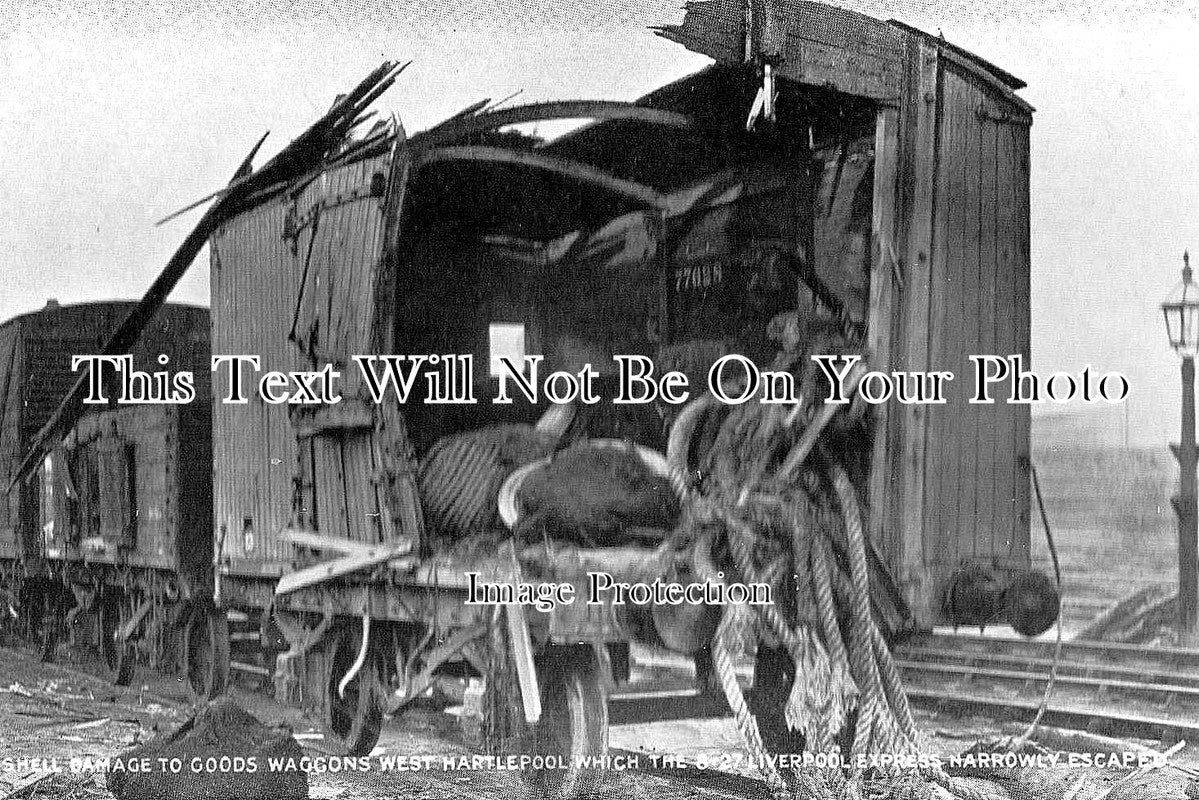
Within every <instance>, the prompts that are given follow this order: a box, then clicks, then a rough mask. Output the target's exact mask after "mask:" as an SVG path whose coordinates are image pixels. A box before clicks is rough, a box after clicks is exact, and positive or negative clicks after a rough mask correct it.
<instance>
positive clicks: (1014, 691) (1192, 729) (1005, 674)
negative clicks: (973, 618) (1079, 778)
mask: <svg viewBox="0 0 1199 800" xmlns="http://www.w3.org/2000/svg"><path fill="white" fill-rule="evenodd" d="M1054 648H1055V645H1054V643H1053V642H1045V641H1031V640H1024V639H1014V638H994V637H983V636H971V635H968V634H960V633H959V634H933V635H927V636H922V637H919V638H916V639H912V640H909V641H907V642H905V643H903V644H902V645H901V646H899V647H898V648H897V649H896V651H895V656H896V661H897V663H898V665H899V667H900V670H901V672H902V675H903V680H904V686H905V687H906V688H907V692H908V697H909V698H910V699H911V701H912V703H913V704H915V705H917V706H921V707H925V708H932V709H937V710H957V711H960V712H967V713H978V714H983V715H985V716H990V717H996V718H999V719H1013V720H1020V721H1026V720H1031V718H1032V717H1033V715H1034V714H1035V713H1036V709H1037V708H1038V706H1039V704H1040V702H1041V699H1042V697H1043V695H1044V691H1045V687H1046V684H1047V682H1048V680H1049V672H1050V668H1051V667H1052V665H1053V663H1054ZM1043 722H1044V723H1045V724H1047V725H1056V726H1062V727H1069V728H1079V729H1085V730H1089V731H1091V732H1093V733H1102V734H1107V735H1112V736H1122V737H1134V738H1143V739H1159V740H1161V741H1162V742H1163V743H1166V744H1170V743H1173V742H1174V741H1177V740H1179V739H1187V740H1190V741H1196V740H1199V650H1188V649H1182V648H1146V647H1144V646H1141V645H1130V644H1118V643H1109V642H1082V641H1067V642H1062V648H1061V655H1060V657H1059V658H1058V661H1057V677H1056V680H1055V683H1054V691H1053V694H1052V696H1051V698H1050V701H1049V703H1048V706H1047V709H1046V713H1045V717H1044V719H1043Z"/></svg>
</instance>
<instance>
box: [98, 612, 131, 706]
mask: <svg viewBox="0 0 1199 800" xmlns="http://www.w3.org/2000/svg"><path fill="white" fill-rule="evenodd" d="M121 601H122V598H121V596H120V595H112V596H106V597H104V598H103V599H102V600H101V601H100V603H99V605H98V609H97V617H98V625H99V637H98V638H99V641H100V657H101V658H102V659H103V661H104V667H105V668H106V669H107V670H108V677H109V680H111V681H112V682H113V683H114V684H115V685H117V686H128V685H129V683H130V682H131V681H132V680H133V668H134V664H135V662H136V658H137V648H136V646H135V645H134V644H133V642H129V641H125V642H121V641H118V640H117V634H118V632H119V631H120V629H121V624H122V623H123V622H124V621H125V620H123V619H121V616H122V615H121V606H122V605H123V603H122V602H121Z"/></svg>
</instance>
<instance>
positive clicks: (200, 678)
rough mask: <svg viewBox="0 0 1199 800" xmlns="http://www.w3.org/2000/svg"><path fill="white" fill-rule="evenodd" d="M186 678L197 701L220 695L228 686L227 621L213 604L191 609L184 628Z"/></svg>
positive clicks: (223, 613)
mask: <svg viewBox="0 0 1199 800" xmlns="http://www.w3.org/2000/svg"><path fill="white" fill-rule="evenodd" d="M183 648H184V653H185V663H186V664H187V680H188V683H189V684H191V688H192V692H194V693H195V695H196V698H197V699H198V700H212V699H213V698H216V697H220V696H221V694H223V693H224V691H225V688H226V687H227V686H228V685H229V620H228V619H226V618H225V612H224V611H222V610H220V609H218V608H213V607H212V606H207V605H200V606H197V607H196V608H195V609H193V611H192V613H191V617H190V619H188V622H187V628H186V629H185V630H184V640H183Z"/></svg>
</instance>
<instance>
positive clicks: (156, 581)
mask: <svg viewBox="0 0 1199 800" xmlns="http://www.w3.org/2000/svg"><path fill="white" fill-rule="evenodd" d="M135 306H136V304H135V303H130V302H113V303H89V304H82V305H78V306H67V307H58V306H56V305H52V306H49V307H47V308H45V309H43V310H42V311H40V312H35V313H33V314H28V315H24V316H22V317H17V318H16V319H14V320H11V321H10V322H9V323H7V324H6V325H5V326H4V327H3V328H0V337H2V338H0V348H2V349H0V355H3V361H2V363H3V364H4V366H5V367H6V370H5V372H4V373H3V374H2V375H0V388H3V389H4V390H5V392H4V395H3V396H4V398H5V402H4V404H3V413H4V425H3V429H2V430H3V435H4V438H3V440H2V443H3V448H4V458H5V464H6V468H7V470H9V471H12V470H15V469H16V467H17V464H18V463H19V462H20V458H21V452H22V450H23V449H25V447H26V445H27V443H28V442H30V441H31V440H32V439H33V437H34V436H35V435H36V434H37V432H38V431H39V430H40V429H41V427H42V425H43V424H45V422H46V421H47V420H48V419H49V418H50V416H51V414H52V413H53V412H54V410H55V409H56V408H57V406H58V403H59V401H60V400H61V399H62V397H63V395H65V394H66V393H67V391H68V390H69V389H70V387H71V386H72V385H73V384H74V383H75V381H76V379H77V378H78V377H79V374H80V373H79V372H75V371H72V370H71V363H70V362H71V358H72V356H74V355H76V354H90V353H97V352H100V351H101V350H102V348H103V346H104V344H105V342H106V340H107V338H108V336H109V335H110V334H111V333H112V331H113V330H115V329H116V327H117V326H118V325H119V324H120V323H121V322H122V320H124V319H125V317H126V316H127V315H128V314H129V312H130V311H131V310H132V309H133V308H134V307H135ZM160 354H162V355H166V356H167V357H168V358H169V359H170V362H169V364H168V365H167V366H166V367H163V366H162V365H160V364H159V363H158V361H157V360H156V359H157V358H158V356H159V355H160ZM132 356H133V359H134V362H133V363H134V366H135V367H136V368H138V369H141V370H143V371H147V372H152V371H155V370H160V369H170V370H172V371H174V370H190V371H192V372H193V373H194V375H195V377H196V388H197V395H198V396H197V399H196V401H195V402H194V403H191V404H186V405H179V406H168V405H160V404H149V405H136V406H135V405H126V406H117V405H115V404H110V405H109V406H87V407H86V409H87V411H86V413H85V415H84V416H83V418H82V419H80V420H79V421H78V422H77V424H76V425H75V427H74V428H73V429H72V430H71V431H70V433H69V434H68V435H67V437H66V438H65V439H63V440H62V441H61V442H60V443H59V445H58V446H57V447H56V448H55V449H54V450H53V451H52V452H51V453H49V454H48V455H46V456H45V458H44V459H43V460H42V463H41V464H40V465H39V466H38V468H37V470H36V471H35V472H34V473H33V474H32V475H31V476H30V477H29V478H27V479H26V480H23V481H21V482H20V483H18V484H17V485H16V486H15V487H14V489H13V491H12V492H11V493H10V494H9V495H8V496H7V497H6V498H5V500H4V504H3V507H4V510H5V511H6V515H5V523H6V524H5V527H4V528H3V533H4V538H3V543H4V547H5V552H4V564H5V566H6V573H7V574H6V576H5V577H6V581H7V582H8V583H7V584H6V585H8V586H10V587H12V589H13V591H14V594H17V595H23V598H22V599H23V600H24V601H25V602H24V604H23V605H25V607H26V608H25V610H26V612H27V613H28V614H29V615H30V616H35V617H36V616H38V615H44V616H45V617H46V618H45V619H43V620H40V623H41V624H40V626H39V627H40V631H39V635H40V636H41V638H42V643H43V646H44V648H45V652H44V655H45V656H46V657H51V656H52V654H53V649H54V645H55V643H56V639H57V636H56V634H57V632H58V628H59V626H60V624H61V623H62V622H64V621H66V620H65V619H64V615H66V614H68V613H69V619H70V621H72V622H75V621H76V620H77V619H78V621H79V623H80V624H79V625H78V626H77V627H78V628H79V631H78V634H79V638H81V639H83V640H85V641H90V642H91V643H92V644H104V645H105V646H106V647H107V646H108V645H109V644H110V643H111V640H112V636H111V634H114V633H115V632H116V631H117V629H119V628H120V626H121V625H123V624H124V623H127V622H129V621H130V620H131V619H132V618H133V617H134V616H136V615H138V613H139V611H140V612H141V617H140V619H139V624H138V627H137V629H136V630H135V631H131V632H130V633H131V635H140V634H141V633H142V632H144V631H145V630H150V629H152V630H154V631H156V641H155V642H154V643H153V644H151V643H150V642H149V641H147V642H146V643H145V646H144V648H143V649H144V650H145V654H146V658H147V659H148V661H149V662H150V663H152V664H155V665H156V664H158V662H159V659H160V657H161V656H162V655H164V654H165V653H166V650H165V649H164V647H165V646H164V644H163V642H162V641H160V640H161V635H160V632H161V627H162V626H161V622H162V613H163V605H162V603H163V601H165V600H166V599H167V598H170V599H171V601H172V602H173V601H175V600H187V599H190V598H191V597H193V596H197V595H200V596H204V595H210V594H211V552H212V551H211V514H212V512H211V488H210V487H211V460H210V459H211V424H210V400H209V396H208V388H207V387H208V375H209V371H208V360H209V347H208V312H207V310H206V309H202V308H197V307H192V306H184V305H175V304H171V305H166V306H164V307H162V308H161V309H160V310H159V312H158V313H157V314H156V315H155V316H154V318H153V319H152V320H151V321H150V323H149V325H148V327H147V329H146V331H145V332H144V334H143V335H142V337H141V339H140V340H139V342H138V344H137V346H136V347H135V348H134V350H133V352H132ZM109 377H110V378H111V377H113V376H111V375H109ZM107 383H108V393H109V396H110V398H113V399H115V396H116V395H115V386H116V384H115V382H114V381H113V380H109V381H107ZM150 598H158V599H159V602H158V603H157V604H155V603H151V605H150V607H147V608H145V610H142V607H143V605H144V604H145V603H147V602H149V601H150ZM47 604H48V605H47ZM72 607H73V610H72V611H70V612H68V611H67V609H68V608H72ZM101 610H103V614H101V613H100V612H101ZM81 614H82V615H83V616H80V615H81ZM84 621H87V622H90V623H94V625H84V624H83V623H84ZM93 627H95V628H96V630H93V629H92V628H93ZM100 627H105V628H106V629H107V631H108V633H109V634H110V635H109V636H107V637H104V636H97V635H96V633H97V631H98V630H99V628H100ZM135 638H136V636H135ZM106 655H108V656H112V657H115V656H116V655H117V654H116V653H114V652H112V651H111V648H109V652H108V653H107V654H106ZM113 664H114V667H115V661H114V662H113ZM127 668H128V667H126V669H127Z"/></svg>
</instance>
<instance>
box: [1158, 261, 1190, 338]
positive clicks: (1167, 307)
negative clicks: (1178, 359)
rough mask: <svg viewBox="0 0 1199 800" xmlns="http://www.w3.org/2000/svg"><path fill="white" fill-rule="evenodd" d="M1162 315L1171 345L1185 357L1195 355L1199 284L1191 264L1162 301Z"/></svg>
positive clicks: (1185, 268)
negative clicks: (1180, 280)
mask: <svg viewBox="0 0 1199 800" xmlns="http://www.w3.org/2000/svg"><path fill="white" fill-rule="evenodd" d="M1162 315H1163V316H1165V318H1166V335H1167V336H1169V337H1170V346H1171V347H1173V348H1174V349H1175V350H1176V351H1178V354H1179V355H1180V356H1183V357H1184V358H1185V357H1194V356H1195V354H1196V351H1199V286H1196V285H1195V282H1194V280H1192V278H1191V269H1190V265H1189V264H1188V265H1187V266H1186V267H1184V268H1183V270H1182V282H1181V283H1179V284H1178V286H1176V287H1175V289H1174V291H1172V292H1170V296H1169V297H1168V298H1167V299H1166V301H1165V302H1164V303H1162Z"/></svg>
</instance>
